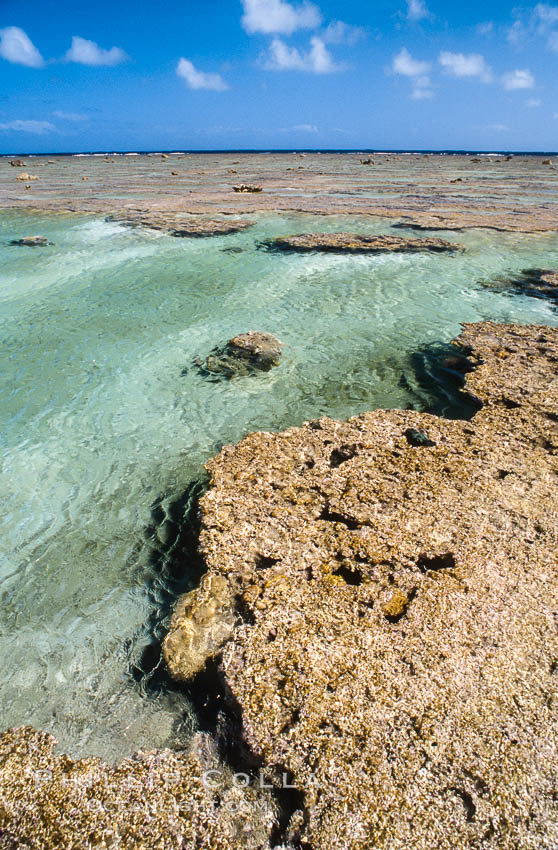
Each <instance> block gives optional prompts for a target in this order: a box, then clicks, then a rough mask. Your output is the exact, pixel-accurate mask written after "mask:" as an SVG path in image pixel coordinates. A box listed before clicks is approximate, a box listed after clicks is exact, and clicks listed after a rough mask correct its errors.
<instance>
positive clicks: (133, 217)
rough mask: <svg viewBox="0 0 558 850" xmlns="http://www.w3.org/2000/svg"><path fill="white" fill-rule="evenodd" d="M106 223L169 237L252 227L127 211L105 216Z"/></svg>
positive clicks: (244, 223)
mask: <svg viewBox="0 0 558 850" xmlns="http://www.w3.org/2000/svg"><path fill="white" fill-rule="evenodd" d="M107 221H118V222H121V223H122V224H127V225H130V226H131V227H149V228H150V229H151V230H164V231H165V232H166V233H169V234H170V235H171V236H227V235H228V234H229V233H239V232H240V231H241V230H246V228H248V227H251V226H252V222H251V221H239V220H231V221H221V220H218V219H208V218H199V219H184V218H183V217H180V216H178V215H177V214H175V213H163V212H145V211H135V212H132V211H127V212H125V213H114V214H112V215H109V216H107Z"/></svg>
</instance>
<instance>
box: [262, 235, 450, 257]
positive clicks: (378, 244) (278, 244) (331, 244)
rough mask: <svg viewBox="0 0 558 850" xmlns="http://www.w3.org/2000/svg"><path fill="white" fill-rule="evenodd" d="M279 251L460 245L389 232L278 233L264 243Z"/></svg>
mask: <svg viewBox="0 0 558 850" xmlns="http://www.w3.org/2000/svg"><path fill="white" fill-rule="evenodd" d="M263 244H264V246H265V247H267V248H270V249H272V250H276V251H302V252H304V251H325V252H332V253H347V254H356V253H358V254H380V253H384V252H388V253H392V252H398V253H399V252H402V253H411V252H415V251H434V252H436V253H439V252H442V251H461V250H463V248H462V246H461V245H457V244H455V243H454V242H446V241H445V240H444V239H435V238H434V239H432V238H430V239H429V238H424V239H405V238H404V237H402V236H391V235H386V234H381V235H374V236H364V235H361V234H358V233H301V234H298V235H296V236H278V237H277V238H275V239H270V240H267V241H266V242H264V243H263Z"/></svg>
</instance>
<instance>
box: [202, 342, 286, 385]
mask: <svg viewBox="0 0 558 850" xmlns="http://www.w3.org/2000/svg"><path fill="white" fill-rule="evenodd" d="M282 346H283V343H282V342H281V341H280V340H278V339H277V337H275V336H273V334H268V333H262V332H261V331H248V332H247V333H243V334H238V335H237V336H235V337H233V338H232V339H229V341H228V342H227V343H226V344H225V345H224V346H222V347H217V348H214V349H213V351H212V352H211V353H210V354H209V355H208V356H207V357H206V359H205V360H201V359H200V358H196V360H195V361H194V365H195V366H196V368H197V369H198V371H199V372H200V373H201V374H202V375H203V376H204V377H207V378H211V379H213V380H220V379H221V378H227V379H229V378H237V377H240V376H243V375H255V374H257V373H258V372H269V370H270V369H272V368H273V367H274V366H278V365H279V361H280V359H281V348H282Z"/></svg>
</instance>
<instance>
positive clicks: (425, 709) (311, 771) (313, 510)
mask: <svg viewBox="0 0 558 850" xmlns="http://www.w3.org/2000/svg"><path fill="white" fill-rule="evenodd" d="M458 342H459V343H460V345H461V346H463V347H464V348H465V350H466V351H468V352H469V361H470V364H471V366H474V367H475V368H474V369H473V370H472V371H469V372H468V374H467V376H466V382H467V391H468V392H469V393H470V394H472V395H474V396H475V397H476V398H477V399H478V400H479V402H481V403H482V407H481V409H480V410H479V411H478V412H477V413H476V414H475V415H474V417H473V418H472V420H471V421H461V420H453V421H450V420H445V419H440V418H437V417H435V416H431V415H427V414H420V413H417V412H414V411H382V410H378V411H375V412H372V413H367V414H363V415H361V416H357V417H355V418H353V419H350V420H349V421H347V422H336V421H332V420H329V419H322V420H319V421H316V422H310V423H307V424H306V425H304V426H303V427H301V428H291V429H289V430H287V431H285V432H284V433H281V434H271V433H255V434H251V435H249V436H248V437H246V438H245V439H244V440H243V441H242V442H240V443H239V444H238V445H237V446H227V447H225V448H224V449H223V450H222V451H221V453H220V454H219V455H218V456H217V457H216V458H214V459H213V460H212V461H210V462H209V464H208V470H209V472H210V474H211V485H210V488H209V490H208V492H207V494H206V495H205V496H204V498H203V499H202V503H201V512H202V528H201V534H200V549H201V553H202V555H203V558H204V561H205V564H206V566H207V573H206V575H205V577H204V578H203V580H202V582H201V585H200V587H199V589H198V590H196V591H194V592H193V593H192V594H190V595H189V596H188V597H185V598H183V599H182V601H181V602H180V604H179V606H178V608H177V610H176V612H175V615H174V618H173V621H172V624H171V629H170V632H169V636H168V638H167V640H166V643H165V647H164V652H165V656H166V659H167V663H168V665H169V668H170V670H171V671H172V673H173V674H174V675H175V676H176V677H177V678H181V677H182V678H189V677H190V676H192V674H193V673H195V672H196V670H199V669H200V668H201V667H202V666H203V664H204V660H205V659H206V658H207V657H213V658H217V659H218V661H219V663H220V669H221V675H222V677H223V680H224V684H225V689H226V691H227V693H229V694H230V696H231V698H232V699H233V700H234V701H235V702H236V703H238V704H239V706H240V708H241V713H242V728H243V734H244V737H245V740H246V742H247V744H248V745H249V746H250V748H251V749H252V751H253V753H254V754H255V755H256V756H258V757H260V758H261V759H262V760H263V762H264V763H265V764H266V765H268V766H274V767H275V768H276V769H277V770H278V771H279V772H280V771H289V773H290V774H292V775H293V776H294V783H295V784H296V786H297V788H298V789H299V791H300V794H301V805H300V810H299V811H298V812H297V813H295V814H294V815H293V817H292V819H291V834H292V835H296V834H297V833H298V840H299V841H300V842H301V846H305V847H311V848H312V850H330V848H332V847H343V848H346V850H349V848H350V850H365V848H366V850H369V848H372V847H373V848H377V849H378V850H387V848H389V850H403V848H405V850H407V848H410V847H412V848H413V850H431V848H433V847H435V848H437V850H466V848H467V850H470V848H472V847H479V848H480V847H483V848H490V850H496V848H498V850H512V848H513V850H517V848H521V849H522V850H523V848H532V850H535V848H537V850H538V848H547V850H551V848H554V847H556V846H557V845H558V818H557V802H556V777H557V775H558V757H557V754H556V740H557V738H556V733H557V731H558V730H557V721H556V717H557V715H556V675H557V669H558V638H557V632H556V623H555V612H556V606H557V602H558V594H557V568H558V558H557V554H556V553H557V551H558V517H557V513H556V481H557V476H558V381H557V379H556V366H557V363H558V330H557V329H553V328H548V327H519V326H505V325H497V324H493V323H491V322H486V323H482V324H477V325H467V326H465V328H464V331H463V333H462V335H461V336H460V337H459V338H458ZM462 371H463V372H467V370H466V369H463V370H462Z"/></svg>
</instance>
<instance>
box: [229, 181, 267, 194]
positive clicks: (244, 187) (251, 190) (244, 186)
mask: <svg viewBox="0 0 558 850" xmlns="http://www.w3.org/2000/svg"><path fill="white" fill-rule="evenodd" d="M233 190H234V191H235V192H241V193H242V194H245V193H247V194H255V193H257V192H261V191H262V187H261V186H255V185H253V184H251V183H241V184H240V186H233Z"/></svg>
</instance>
